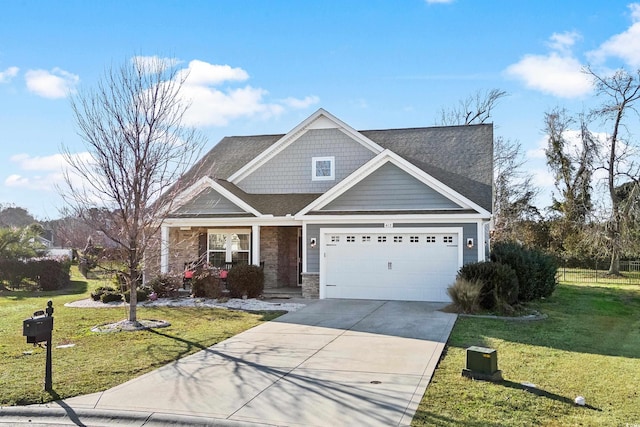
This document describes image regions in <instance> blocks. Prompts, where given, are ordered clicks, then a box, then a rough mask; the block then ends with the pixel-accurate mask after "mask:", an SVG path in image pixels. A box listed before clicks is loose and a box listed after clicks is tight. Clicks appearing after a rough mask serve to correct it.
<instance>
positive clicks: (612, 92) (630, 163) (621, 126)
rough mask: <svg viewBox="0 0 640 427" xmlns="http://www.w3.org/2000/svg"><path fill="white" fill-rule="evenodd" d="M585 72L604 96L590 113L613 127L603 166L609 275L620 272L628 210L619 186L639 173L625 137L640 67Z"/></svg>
mask: <svg viewBox="0 0 640 427" xmlns="http://www.w3.org/2000/svg"><path fill="white" fill-rule="evenodd" d="M586 72H587V73H588V74H590V75H591V76H592V77H593V80H594V83H595V88H596V93H597V95H598V96H599V97H601V98H603V101H602V104H601V105H600V106H599V107H598V108H596V109H594V110H593V111H592V113H591V114H592V116H593V117H594V118H595V119H599V120H601V121H602V122H603V123H605V124H610V126H611V128H610V129H611V132H610V133H609V134H608V138H607V144H606V145H607V146H606V154H605V156H606V157H605V158H604V159H603V166H602V168H603V169H604V170H606V172H607V190H608V194H609V197H610V214H609V218H608V222H607V227H606V237H607V241H608V249H609V252H610V254H611V262H610V265H609V274H611V275H619V274H620V254H621V252H622V249H623V245H622V243H623V242H622V225H623V222H624V220H625V218H624V214H625V211H624V209H621V203H620V202H621V201H620V198H619V197H618V194H617V192H616V188H617V187H618V186H619V185H621V184H622V183H624V182H628V181H633V180H637V177H638V173H639V172H640V170H639V168H638V163H637V162H636V161H634V159H633V157H632V154H633V153H632V150H631V145H630V144H629V142H628V140H626V139H625V136H624V135H625V133H626V131H627V129H626V119H627V117H628V115H629V114H630V113H636V115H637V114H638V111H637V110H636V102H637V101H638V100H639V99H640V70H637V71H636V72H635V73H634V74H630V73H628V72H627V71H625V70H618V71H616V72H615V73H614V74H613V75H609V76H600V75H598V74H596V73H595V72H593V71H592V70H591V69H590V68H588V69H587V70H586Z"/></svg>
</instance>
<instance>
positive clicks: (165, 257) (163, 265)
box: [160, 225, 169, 274]
mask: <svg viewBox="0 0 640 427" xmlns="http://www.w3.org/2000/svg"><path fill="white" fill-rule="evenodd" d="M160 272H161V273H162V274H166V273H168V272H169V227H168V226H165V225H163V226H162V227H161V228H160Z"/></svg>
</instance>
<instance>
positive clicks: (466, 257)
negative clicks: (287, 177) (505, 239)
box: [307, 223, 478, 273]
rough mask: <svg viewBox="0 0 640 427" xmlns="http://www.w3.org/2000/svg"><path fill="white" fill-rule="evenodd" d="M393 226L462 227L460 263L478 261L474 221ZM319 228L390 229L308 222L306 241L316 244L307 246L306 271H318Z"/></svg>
mask: <svg viewBox="0 0 640 427" xmlns="http://www.w3.org/2000/svg"><path fill="white" fill-rule="evenodd" d="M394 227H395V228H419V227H433V228H438V227H462V241H461V242H458V244H460V245H463V250H462V263H463V264H469V263H471V262H477V261H478V242H477V239H478V231H477V226H476V224H475V223H471V224H468V223H462V224H459V223H451V224H429V223H421V224H395V225H394ZM321 228H344V229H352V230H355V229H358V228H380V230H381V231H389V230H390V229H387V228H384V223H369V224H308V225H307V242H308V241H309V240H310V239H312V238H314V237H315V238H316V239H317V242H318V245H316V247H315V248H310V247H309V246H307V273H319V272H320V229H321ZM469 237H471V238H473V239H474V241H476V244H475V246H474V247H473V248H471V249H469V248H467V247H466V245H465V242H466V241H467V238H469Z"/></svg>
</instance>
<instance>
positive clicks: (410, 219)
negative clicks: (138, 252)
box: [163, 213, 487, 228]
mask: <svg viewBox="0 0 640 427" xmlns="http://www.w3.org/2000/svg"><path fill="white" fill-rule="evenodd" d="M479 220H487V217H486V216H482V215H481V214H477V213H465V214H437V215H428V214H411V215H404V214H398V215H307V216H300V217H297V218H295V219H294V218H286V217H267V216H263V217H258V218H256V217H237V218H165V219H164V221H163V225H165V226H167V227H183V226H184V227H186V226H189V227H194V228H195V227H207V228H208V227H238V226H245V227H251V226H253V225H259V226H303V225H305V224H326V223H330V224H331V223H336V224H362V223H379V224H380V226H382V224H383V223H385V222H393V223H394V224H403V223H416V222H418V223H434V224H437V223H444V222H448V223H454V222H458V223H465V224H469V223H471V224H475V223H476V222H477V221H479Z"/></svg>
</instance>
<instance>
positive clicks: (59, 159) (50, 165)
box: [10, 154, 67, 171]
mask: <svg viewBox="0 0 640 427" xmlns="http://www.w3.org/2000/svg"><path fill="white" fill-rule="evenodd" d="M10 160H11V161H12V162H13V163H17V164H18V166H19V167H20V168H21V169H22V170H39V171H47V170H49V171H50V170H60V169H61V168H62V167H63V166H66V164H67V163H66V160H65V159H64V157H63V156H62V154H54V155H52V156H44V157H39V156H36V157H31V156H30V155H28V154H16V155H14V156H11V158H10Z"/></svg>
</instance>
